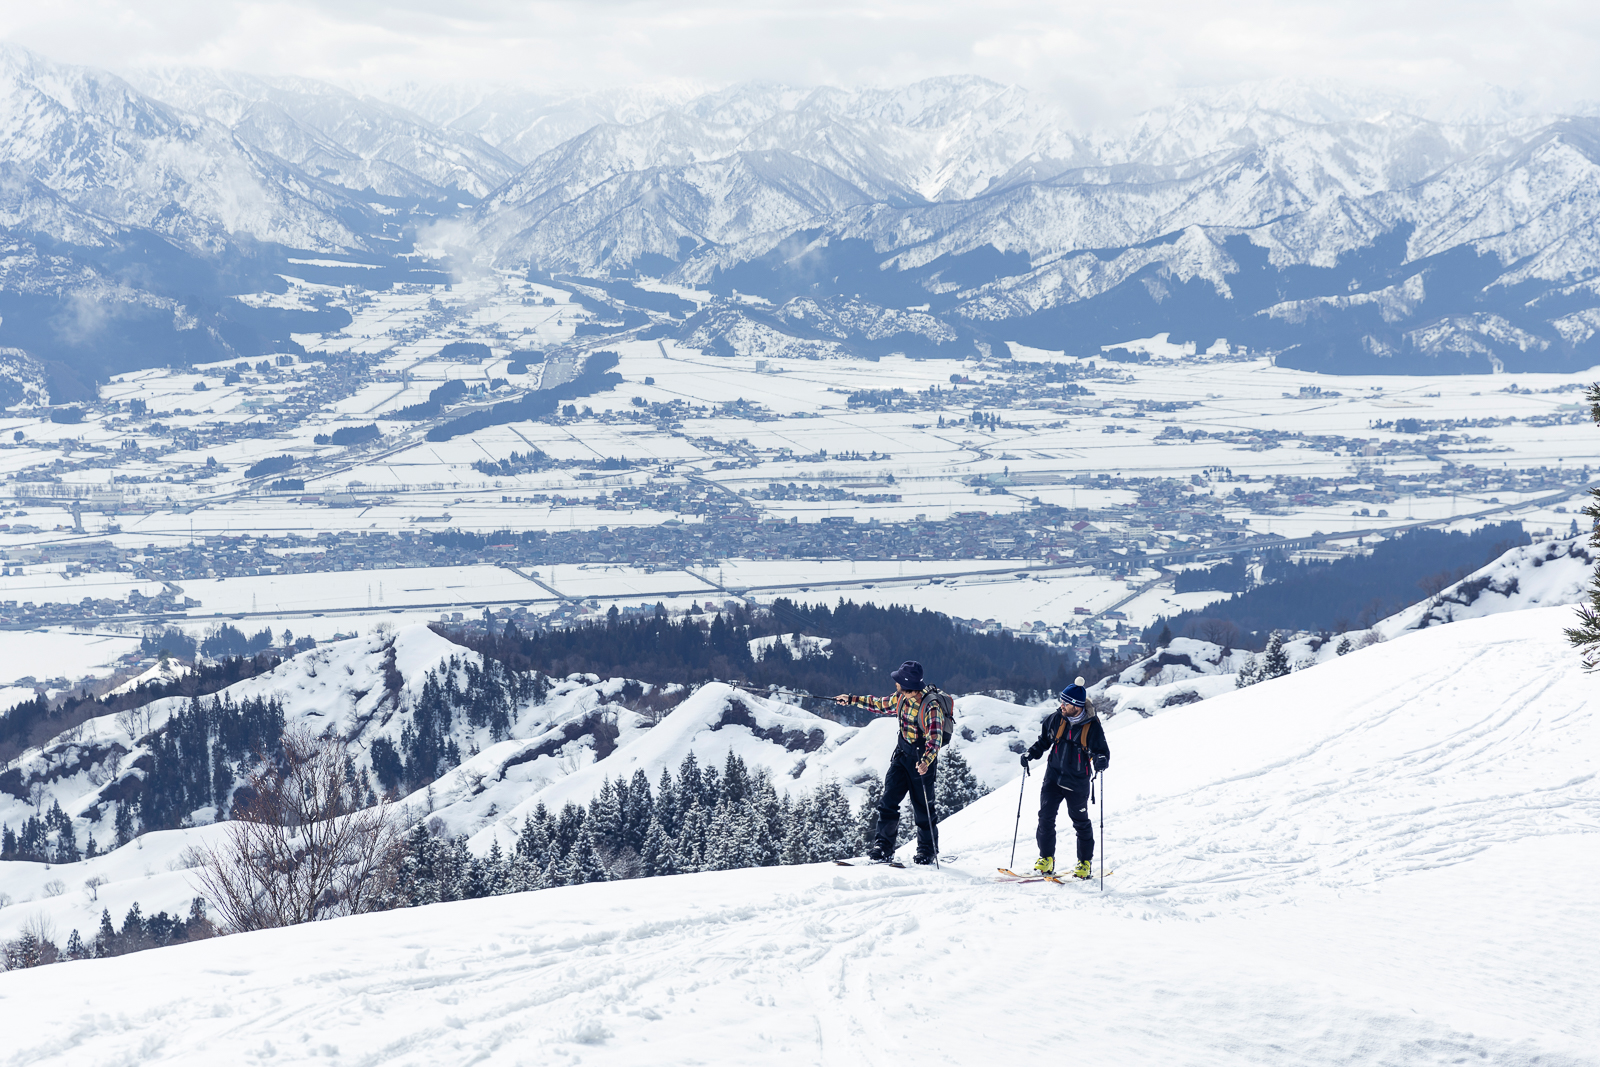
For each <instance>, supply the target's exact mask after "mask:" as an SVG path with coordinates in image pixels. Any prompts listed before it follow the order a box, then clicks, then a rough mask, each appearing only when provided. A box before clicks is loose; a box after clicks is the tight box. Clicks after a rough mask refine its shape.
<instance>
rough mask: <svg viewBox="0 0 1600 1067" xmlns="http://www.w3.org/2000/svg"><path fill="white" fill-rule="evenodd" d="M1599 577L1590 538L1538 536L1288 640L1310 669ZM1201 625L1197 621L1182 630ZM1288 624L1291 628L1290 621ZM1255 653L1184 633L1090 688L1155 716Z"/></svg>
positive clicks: (1564, 598)
mask: <svg viewBox="0 0 1600 1067" xmlns="http://www.w3.org/2000/svg"><path fill="white" fill-rule="evenodd" d="M1435 562H1436V563H1437V562H1439V560H1437V559H1436V560H1435ZM1593 579H1594V557H1593V554H1592V553H1591V551H1590V549H1589V547H1588V544H1587V540H1586V539H1585V538H1582V537H1577V536H1571V537H1561V538H1554V539H1547V540H1542V541H1536V542H1534V543H1533V544H1530V545H1522V546H1519V547H1516V548H1511V549H1507V550H1506V551H1505V552H1504V553H1502V554H1501V555H1499V556H1497V557H1496V558H1494V559H1492V560H1490V561H1489V562H1488V563H1486V564H1484V565H1483V566H1482V567H1479V568H1478V569H1477V570H1475V571H1472V572H1471V573H1470V574H1467V575H1465V576H1464V577H1461V578H1458V579H1457V580H1456V581H1454V582H1452V583H1450V584H1449V585H1446V586H1445V587H1444V588H1442V589H1440V590H1439V591H1438V592H1437V593H1435V594H1433V595H1432V596H1428V597H1424V598H1423V599H1422V600H1419V601H1417V602H1416V603H1414V604H1411V605H1410V606H1408V607H1405V608H1402V609H1401V610H1399V611H1397V612H1395V613H1394V614H1393V615H1390V616H1388V617H1387V618H1384V619H1380V620H1378V621H1377V622H1375V623H1374V624H1373V625H1372V626H1371V627H1370V628H1368V629H1365V630H1350V631H1346V632H1343V633H1342V634H1341V635H1340V636H1334V635H1333V634H1331V633H1329V632H1327V631H1323V632H1320V633H1312V632H1308V631H1301V632H1300V633H1298V634H1294V635H1293V636H1291V637H1290V638H1289V639H1288V640H1287V641H1285V643H1284V651H1285V653H1286V654H1287V656H1288V664H1289V667H1290V669H1291V670H1297V671H1298V670H1303V669H1305V668H1306V667H1309V666H1311V665H1313V664H1316V663H1320V662H1325V661H1327V660H1330V659H1335V658H1337V657H1339V656H1340V655H1343V654H1347V653H1348V652H1349V651H1350V650H1351V649H1353V648H1360V647H1365V646H1366V645H1368V644H1372V643H1376V642H1379V641H1385V640H1389V639H1391V638H1394V637H1398V636H1401V635H1403V634H1406V633H1409V632H1411V631H1414V630H1422V629H1426V628H1427V627H1429V626H1442V625H1445V624H1447V623H1452V622H1458V621H1462V620H1465V619H1478V618H1482V617H1484V616H1486V615H1494V614H1498V613H1500V612H1507V611H1521V610H1524V609H1526V608H1535V607H1555V606H1557V605H1570V604H1578V603H1581V602H1582V601H1583V600H1584V599H1585V598H1586V597H1587V595H1588V593H1587V590H1588V588H1589V585H1590V583H1591V582H1592V581H1593ZM1441 580H1442V578H1441ZM1269 588H1270V587H1269ZM1280 599H1281V598H1280ZM1174 621H1178V620H1174ZM1191 621H1192V620H1191ZM1201 621H1202V622H1203V621H1204V620H1201ZM1151 629H1152V630H1153V629H1155V628H1154V627H1151ZM1198 629H1199V627H1195V626H1192V625H1191V626H1189V627H1186V628H1185V629H1184V630H1183V631H1180V632H1190V631H1196V630H1198ZM1284 632H1285V633H1290V632H1291V631H1290V630H1289V629H1288V628H1285V629H1284ZM1346 641H1348V644H1346ZM1341 648H1343V649H1344V650H1345V651H1344V652H1343V653H1341V652H1340V649H1341ZM1254 658H1255V657H1254V656H1253V654H1252V653H1250V652H1249V651H1247V650H1244V649H1239V648H1224V647H1223V646H1222V645H1220V644H1217V643H1216V642H1214V641H1206V640H1201V639H1198V638H1194V637H1187V636H1185V637H1176V638H1174V639H1173V640H1172V641H1171V642H1170V643H1169V644H1168V645H1167V646H1166V647H1164V648H1159V649H1157V650H1156V651H1155V652H1153V653H1151V654H1150V655H1148V656H1146V657H1144V658H1143V659H1140V660H1138V661H1136V662H1134V663H1131V664H1129V665H1128V666H1127V667H1125V668H1123V669H1122V670H1120V671H1118V672H1117V673H1116V674H1112V675H1107V676H1106V677H1105V678H1103V679H1101V680H1100V681H1099V682H1097V683H1096V684H1095V685H1094V686H1092V687H1091V689H1090V693H1091V695H1092V696H1093V697H1094V698H1095V699H1096V700H1097V701H1099V702H1100V704H1099V706H1100V707H1101V709H1102V711H1103V712H1104V713H1105V714H1106V715H1108V716H1111V717H1113V718H1114V717H1115V716H1116V715H1118V714H1120V713H1122V712H1133V713H1135V714H1137V715H1140V716H1143V717H1145V718H1149V717H1150V716H1152V715H1156V714H1159V713H1161V712H1163V711H1165V710H1167V709H1170V708H1175V707H1182V706H1184V705H1186V704H1193V703H1196V702H1198V701H1201V700H1205V699H1207V698H1209V697H1214V696H1217V695H1219V694H1222V693H1226V692H1229V691H1230V690H1232V689H1233V688H1234V686H1235V681H1236V679H1237V676H1238V673H1239V671H1240V670H1241V669H1243V668H1245V667H1247V666H1249V665H1250V663H1251V662H1252V661H1253V659H1254Z"/></svg>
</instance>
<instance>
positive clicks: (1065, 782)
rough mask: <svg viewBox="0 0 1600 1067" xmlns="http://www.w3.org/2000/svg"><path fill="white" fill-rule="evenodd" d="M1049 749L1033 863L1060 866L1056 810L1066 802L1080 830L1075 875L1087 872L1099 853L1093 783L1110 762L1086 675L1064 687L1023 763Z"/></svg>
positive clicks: (1047, 869) (1050, 870)
mask: <svg viewBox="0 0 1600 1067" xmlns="http://www.w3.org/2000/svg"><path fill="white" fill-rule="evenodd" d="M1046 749H1049V751H1050V760H1049V762H1048V763H1046V764H1045V772H1044V781H1043V782H1041V783H1040V785H1039V829H1038V832H1037V833H1036V834H1035V839H1036V840H1037V841H1038V842H1039V859H1038V861H1037V862H1035V863H1034V865H1033V869H1034V870H1036V871H1038V872H1039V873H1041V874H1054V873H1055V870H1056V858H1055V857H1056V811H1057V809H1059V808H1060V807H1061V802H1062V801H1063V800H1065V801H1066V802H1067V815H1068V816H1069V817H1071V819H1072V828H1073V829H1074V830H1076V831H1077V832H1078V865H1077V866H1076V867H1074V868H1073V869H1072V873H1073V876H1074V877H1077V878H1088V877H1089V872H1090V868H1091V866H1092V865H1091V864H1090V862H1089V861H1090V860H1092V859H1093V858H1094V823H1093V822H1091V821H1090V819H1089V787H1090V782H1091V781H1093V778H1094V775H1095V774H1097V773H1098V772H1100V771H1103V770H1105V769H1106V768H1107V767H1108V766H1110V765H1111V749H1109V748H1108V747H1106V732H1105V730H1104V729H1103V728H1102V727H1101V726H1100V719H1099V717H1098V716H1097V715H1095V713H1094V711H1093V710H1092V709H1090V707H1089V696H1088V694H1087V693H1085V692H1084V689H1083V679H1082V678H1079V679H1078V680H1077V683H1076V684H1074V685H1069V686H1067V687H1066V688H1065V689H1063V690H1062V691H1061V705H1060V707H1058V708H1057V709H1056V710H1055V711H1053V712H1051V713H1050V716H1049V717H1048V718H1047V719H1045V720H1044V725H1043V726H1042V727H1041V728H1040V730H1039V740H1037V741H1035V742H1034V743H1033V747H1032V748H1030V749H1028V751H1026V752H1024V753H1023V754H1022V766H1023V767H1024V768H1026V767H1027V766H1028V763H1029V761H1030V760H1036V759H1038V758H1039V757H1040V756H1042V755H1044V753H1045V750H1046Z"/></svg>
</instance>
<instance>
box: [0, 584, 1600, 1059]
mask: <svg viewBox="0 0 1600 1067" xmlns="http://www.w3.org/2000/svg"><path fill="white" fill-rule="evenodd" d="M1570 622H1571V612H1570V609H1562V608H1547V609H1532V610H1526V611H1518V612H1508V613H1504V614H1497V615H1492V616H1489V617H1486V618H1482V619H1475V620H1470V621H1464V622H1459V623H1457V624H1454V625H1450V626H1442V627H1430V628H1428V629H1426V630H1423V631H1421V632H1419V633H1414V634H1409V635H1406V636H1404V637H1400V638H1397V639H1395V640H1392V641H1389V642H1386V643H1383V644H1378V645H1374V646H1372V647H1370V648H1366V649H1361V650H1358V651H1356V652H1353V653H1351V654H1349V655H1347V656H1344V657H1342V658H1338V659H1335V660H1333V661H1330V662H1327V663H1322V664H1319V665H1317V666H1315V667H1310V668H1307V669H1306V670H1303V671H1298V672H1296V673H1294V674H1291V675H1289V676H1288V677H1285V678H1281V679H1277V680H1274V681H1269V682H1264V683H1261V684H1259V685H1256V686H1253V687H1250V688H1248V689H1244V690H1239V691H1236V692H1234V693H1230V694H1226V695H1223V696H1219V697H1216V698H1214V699H1212V700H1208V701H1206V702H1205V703H1203V704H1196V705H1193V706H1190V707H1183V708H1176V709H1173V710H1172V711H1170V712H1168V713H1166V714H1163V715H1161V716H1159V717H1157V718H1154V719H1150V720H1140V719H1137V718H1134V719H1131V721H1129V722H1128V724H1127V725H1125V726H1123V727H1122V728H1121V729H1118V730H1117V731H1115V732H1114V733H1113V734H1112V736H1111V740H1112V744H1113V761H1112V765H1111V769H1110V772H1109V774H1108V775H1107V777H1106V779H1105V781H1104V783H1103V785H1102V791H1101V793H1100V796H1101V798H1102V799H1103V800H1104V813H1105V829H1106V834H1105V837H1106V843H1107V845H1108V847H1107V849H1106V852H1107V855H1108V857H1109V860H1110V866H1111V867H1112V868H1113V873H1112V874H1111V875H1110V876H1109V877H1108V878H1107V879H1106V881H1105V888H1104V891H1103V892H1102V891H1101V889H1100V886H1099V885H1098V883H1071V884H1066V885H1060V886H1056V885H1050V884H1048V883H1034V884H1025V885H1008V884H996V883H994V882H993V881H992V880H991V876H992V874H993V872H994V869H995V868H996V867H997V866H1001V865H1005V864H1007V863H1008V862H1009V860H1010V850H1011V840H1012V833H1013V826H1014V823H1013V818H1014V815H1015V813H1016V810H1017V802H1018V789H1019V786H1018V783H1017V782H1016V780H1015V779H1013V781H1012V782H1011V784H1009V785H1007V786H1004V787H1002V788H1000V789H999V790H997V791H996V792H994V793H992V794H990V795H989V796H988V797H986V798H985V799H984V800H981V801H979V802H978V803H977V804H975V805H973V806H972V807H970V808H968V809H966V810H965V811H963V812H961V813H959V814H958V815H956V816H954V817H952V818H951V819H950V820H948V821H947V822H946V824H945V827H944V832H943V848H944V850H945V852H946V853H947V854H948V855H949V856H950V857H951V858H949V859H947V861H946V862H945V864H944V867H943V869H942V870H939V871H934V870H923V869H914V868H913V869H907V870H894V869H888V868H882V867H877V868H861V869H846V868H841V867H836V866H833V865H816V866H807V867H780V868H761V869H754V870H744V871H732V872H723V873H715V874H697V875H686V876H680V877H675V878H663V879H653V880H649V881H631V882H616V883H608V884H601V885H590V886H579V887H569V888H562V889H553V890H546V891H543V892H539V893H532V894H522V895H514V896H505V897H495V898H489V899H485V900H477V901H470V902H464V903H454V904H442V905H434V906H431V907H426V908H421V909H413V910H405V911H397V912H388V913H384V914H379V915H370V916H362V917H357V918H353V919H343V920H338V921H335V922H331V923H327V924H322V925H317V926H303V927H297V928H292V929H287V930H280V931H269V932H265V933H259V934H249V935H241V936H235V937H228V938H221V939H217V940H213V941H208V942H200V943H195V944H188V945H183V946H179V947H175V948H169V949H161V950H157V951H153V952H146V953H140V954H136V955H132V956H125V957H120V958H116V959H111V960H101V961H92V962H80V963H67V964H58V965H54V966H50V967H45V968H41V969H39V970H36V971H32V972H29V973H26V974H22V973H11V974H6V975H0V1012H3V1014H4V1016H5V1017H6V1018H7V1019H12V1020H21V1019H25V1020H28V1021H29V1022H28V1025H27V1026H26V1027H25V1028H8V1035H7V1037H8V1042H7V1047H6V1049H5V1050H4V1051H3V1052H0V1064H37V1063H62V1064H69V1063H70V1064H76V1063H141V1064H151V1063H200V1062H206V1063H262V1062H273V1063H343V1064H378V1063H382V1064H394V1065H407V1064H416V1065H424V1064H426V1065H435V1064H468V1063H488V1064H551V1063H562V1064H564V1063H580V1062H582V1063H598V1064H606V1063H618V1064H636V1063H639V1062H648V1063H651V1064H677V1063H684V1064H688V1063H697V1064H744V1063H753V1062H764V1063H805V1064H812V1063H826V1064H847V1063H848V1064H855V1063H862V1064H880V1063H891V1062H897V1061H899V1060H900V1059H902V1058H908V1057H914V1058H915V1059H917V1060H918V1061H920V1062H933V1063H955V1064H976V1063H985V1062H996V1061H1002V1060H1009V1059H1010V1058H1013V1057H1018V1056H1030V1057H1042V1056H1049V1057H1052V1058H1054V1057H1058V1056H1064V1055H1066V1056H1068V1058H1070V1060H1072V1061H1073V1062H1083V1063H1126V1064H1219V1063H1226V1064H1230V1065H1231V1064H1286V1065H1295V1067H1303V1065H1318V1064H1436V1063H1455V1062H1483V1063H1494V1064H1534V1063H1538V1064H1544V1065H1578V1064H1600V1051H1597V1050H1600V1011H1596V1000H1595V989H1596V988H1597V985H1600V909H1597V908H1595V907H1594V906H1593V885H1594V884H1595V881H1596V879H1597V878H1600V785H1597V780H1596V770H1597V768H1596V761H1597V759H1600V720H1597V716H1596V711H1595V705H1594V701H1593V700H1592V691H1593V679H1592V678H1589V677H1587V676H1585V675H1584V674H1583V673H1582V671H1581V670H1580V669H1579V667H1578V664H1577V659H1576V657H1575V655H1574V654H1573V651H1572V649H1571V648H1570V647H1569V646H1568V645H1567V644H1566V642H1565V640H1564V639H1563V637H1562V633H1561V631H1562V629H1563V627H1565V626H1567V625H1570ZM1038 781H1039V776H1038V775H1037V774H1035V775H1034V776H1032V777H1030V778H1028V779H1026V780H1024V781H1023V782H1022V783H1021V786H1020V788H1021V790H1022V794H1023V795H1022V800H1023V802H1024V803H1023V825H1022V843H1021V844H1020V845H1019V847H1018V851H1017V858H1016V862H1017V863H1018V864H1027V863H1029V862H1031V861H1032V858H1033V852H1032V845H1031V842H1029V840H1028V838H1029V835H1030V832H1031V830H1032V828H1033V809H1034V807H1035V805H1036V789H1037V783H1038ZM1069 835H1070V831H1069ZM1067 839H1068V840H1070V836H1068V838H1067ZM1063 851H1065V849H1063ZM1069 1053H1070V1055H1068V1054H1069Z"/></svg>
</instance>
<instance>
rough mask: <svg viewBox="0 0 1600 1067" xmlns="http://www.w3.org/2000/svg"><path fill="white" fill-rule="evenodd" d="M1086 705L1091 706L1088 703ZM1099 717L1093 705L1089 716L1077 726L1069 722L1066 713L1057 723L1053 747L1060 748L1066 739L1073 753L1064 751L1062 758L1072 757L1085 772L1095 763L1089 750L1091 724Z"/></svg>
mask: <svg viewBox="0 0 1600 1067" xmlns="http://www.w3.org/2000/svg"><path fill="white" fill-rule="evenodd" d="M1084 706H1085V707H1089V705H1088V704H1087V703H1086V704H1085V705H1084ZM1058 714H1059V713H1058ZM1098 717H1099V716H1097V715H1096V714H1095V713H1094V709H1093V708H1092V707H1091V708H1089V714H1088V716H1087V717H1086V718H1085V719H1084V720H1083V722H1081V723H1079V724H1078V725H1077V726H1073V725H1072V724H1071V723H1069V722H1067V717H1066V716H1065V715H1062V716H1061V719H1060V720H1059V721H1058V722H1057V723H1056V737H1055V743H1054V744H1052V745H1051V748H1059V747H1061V744H1062V742H1063V741H1065V742H1066V744H1067V746H1068V748H1069V749H1070V753H1071V754H1070V756H1068V755H1067V753H1063V754H1062V758H1063V759H1068V758H1070V759H1072V760H1073V762H1074V764H1075V765H1076V766H1077V767H1078V768H1081V769H1082V770H1084V771H1085V772H1087V771H1088V770H1089V768H1090V767H1092V766H1093V765H1094V754H1093V753H1092V752H1090V751H1089V726H1090V724H1091V723H1093V722H1094V721H1095V719H1097V718H1098Z"/></svg>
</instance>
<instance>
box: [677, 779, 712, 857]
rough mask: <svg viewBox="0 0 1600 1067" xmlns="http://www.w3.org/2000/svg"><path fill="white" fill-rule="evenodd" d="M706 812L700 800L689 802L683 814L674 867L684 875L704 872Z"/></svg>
mask: <svg viewBox="0 0 1600 1067" xmlns="http://www.w3.org/2000/svg"><path fill="white" fill-rule="evenodd" d="M680 781H681V779H680ZM707 822H708V820H707V818H706V813H705V810H704V809H702V808H701V807H700V802H699V801H698V800H692V801H690V802H689V804H688V807H687V808H686V809H685V810H684V813H683V824H682V826H681V828H680V829H679V831H678V836H677V839H676V840H675V841H674V845H675V851H674V854H673V861H672V862H673V865H674V866H675V867H677V868H678V870H679V871H680V872H682V873H684V874H690V873H693V872H695V871H700V870H704V869H705V867H704V866H703V864H704V863H705V852H706V825H707Z"/></svg>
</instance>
